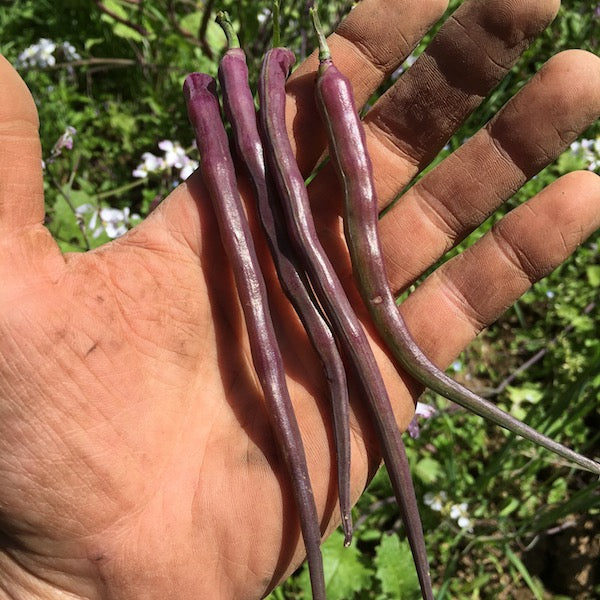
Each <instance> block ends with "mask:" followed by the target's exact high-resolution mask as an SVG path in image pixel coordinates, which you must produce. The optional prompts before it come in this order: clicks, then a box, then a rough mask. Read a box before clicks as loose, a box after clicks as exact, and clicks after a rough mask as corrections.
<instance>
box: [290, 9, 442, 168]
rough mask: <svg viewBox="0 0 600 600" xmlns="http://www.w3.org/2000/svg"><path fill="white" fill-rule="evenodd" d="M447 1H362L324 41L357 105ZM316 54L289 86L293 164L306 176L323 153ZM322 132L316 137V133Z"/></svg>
mask: <svg viewBox="0 0 600 600" xmlns="http://www.w3.org/2000/svg"><path fill="white" fill-rule="evenodd" d="M447 5H448V0H428V1H427V2H414V1H411V0H362V2H360V3H359V4H357V6H356V7H355V8H354V9H353V10H352V11H351V12H350V13H349V14H348V16H347V17H346V18H345V19H344V20H343V21H342V23H341V24H340V25H339V27H338V28H337V29H336V31H335V32H334V33H332V34H331V35H330V36H329V38H328V43H329V46H330V49H331V53H332V56H333V59H334V60H335V63H336V65H337V67H338V68H339V69H340V70H341V71H342V72H343V73H345V74H346V75H347V76H348V77H349V78H350V80H351V82H352V85H353V88H354V96H355V99H356V103H357V105H358V106H363V105H364V104H365V103H366V102H367V100H368V99H369V97H370V96H371V94H373V92H374V91H375V90H376V89H377V88H378V87H379V86H380V85H381V84H382V83H383V81H385V80H386V79H387V78H388V77H389V76H390V75H391V73H392V72H393V71H394V70H395V69H396V68H397V67H398V66H399V65H400V64H402V62H404V60H405V58H406V57H407V56H408V55H409V54H410V52H411V50H412V49H413V48H414V47H415V46H416V45H417V44H418V43H419V42H420V41H421V39H422V37H423V36H424V35H425V33H426V32H427V31H428V30H429V29H430V28H431V27H432V26H433V24H434V23H435V22H436V21H437V20H438V19H439V18H440V17H441V16H442V15H443V13H444V10H445V9H446V6H447ZM317 66H318V59H317V52H316V51H315V52H313V53H312V54H311V56H310V57H309V58H308V59H307V60H306V61H305V62H304V63H303V64H302V65H300V66H299V67H298V68H297V69H296V70H295V71H294V73H293V74H292V75H291V76H290V79H289V81H288V86H287V89H288V94H289V98H290V102H288V106H287V109H288V114H287V116H288V119H287V121H288V123H289V124H290V130H291V131H292V132H293V136H292V139H293V143H295V147H296V149H297V152H298V155H297V160H298V164H299V165H300V168H301V170H302V171H303V172H306V171H307V170H308V171H309V170H310V169H311V168H312V167H313V166H314V163H315V161H316V160H317V159H318V158H319V156H320V155H321V153H322V152H323V149H324V148H325V133H324V131H321V130H322V127H321V123H320V119H319V116H318V113H317V108H316V105H315V100H314V80H315V76H316V70H317ZM317 131H320V132H321V133H320V134H319V135H316V132H317Z"/></svg>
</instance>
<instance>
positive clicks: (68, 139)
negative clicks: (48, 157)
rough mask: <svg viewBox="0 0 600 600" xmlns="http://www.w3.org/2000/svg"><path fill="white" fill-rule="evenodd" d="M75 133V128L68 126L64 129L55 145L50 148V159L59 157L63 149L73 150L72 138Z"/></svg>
mask: <svg viewBox="0 0 600 600" xmlns="http://www.w3.org/2000/svg"><path fill="white" fill-rule="evenodd" d="M76 133H77V129H75V127H71V126H70V125H68V126H67V127H66V128H65V131H64V133H63V134H62V135H61V136H60V137H59V138H58V140H56V143H55V144H54V146H53V147H52V157H53V158H55V157H57V156H60V154H61V153H62V151H63V149H67V150H72V148H73V136H74V135H75V134H76Z"/></svg>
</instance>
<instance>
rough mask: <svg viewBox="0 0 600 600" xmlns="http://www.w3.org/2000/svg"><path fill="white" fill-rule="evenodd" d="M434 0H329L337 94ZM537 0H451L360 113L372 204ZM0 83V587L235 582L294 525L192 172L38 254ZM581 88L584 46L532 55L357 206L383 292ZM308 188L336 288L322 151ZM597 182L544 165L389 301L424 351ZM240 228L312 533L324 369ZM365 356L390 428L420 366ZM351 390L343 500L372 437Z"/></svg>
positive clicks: (550, 247) (419, 267)
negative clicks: (344, 78) (368, 206)
mask: <svg viewBox="0 0 600 600" xmlns="http://www.w3.org/2000/svg"><path fill="white" fill-rule="evenodd" d="M444 8H445V3H444V2H443V0H437V1H433V0H432V1H430V2H424V3H412V2H408V1H407V0H395V1H394V2H390V1H387V2H386V1H384V0H363V2H361V3H360V5H359V6H358V7H357V8H356V9H354V10H353V11H352V13H351V15H350V16H349V17H348V19H347V20H346V21H345V22H344V23H343V24H342V25H341V26H340V28H339V29H338V33H337V34H334V35H333V36H332V38H331V39H330V43H331V47H332V51H333V54H334V58H335V59H336V61H337V63H338V65H339V66H340V67H341V69H342V70H344V71H345V72H347V73H348V74H350V76H351V77H352V80H353V82H354V84H355V88H356V97H357V102H358V104H359V105H360V104H363V103H364V102H366V100H367V99H368V97H369V96H370V95H371V93H372V92H373V90H375V89H376V88H377V87H378V85H379V84H380V83H381V82H382V80H383V79H384V78H385V77H386V76H388V75H389V74H390V73H391V72H392V71H393V70H394V69H395V68H396V67H397V65H398V64H399V63H401V62H402V61H403V59H404V57H405V56H406V55H407V54H408V52H409V51H410V49H411V47H412V46H414V44H415V43H417V41H418V40H419V37H420V36H421V35H422V34H423V33H424V32H425V31H426V30H427V29H428V27H430V26H431V24H432V23H433V22H434V21H435V20H436V19H437V18H439V16H440V15H441V13H442V12H443V10H444ZM556 8H557V7H556V3H555V2H554V1H550V0H537V1H534V2H532V1H531V0H519V1H517V0H489V1H481V0H470V1H467V2H465V4H464V5H463V6H462V8H461V9H460V11H459V13H457V16H456V17H455V18H454V19H451V20H450V21H449V22H448V24H447V25H446V26H445V28H444V29H443V30H442V32H441V33H440V35H439V36H438V38H437V39H436V41H434V43H433V44H432V45H431V47H430V49H429V50H428V52H427V53H425V54H424V55H423V57H422V58H421V60H420V61H419V62H418V63H417V64H416V65H415V66H414V67H413V68H412V69H411V70H410V71H409V72H408V73H407V74H406V75H405V76H404V77H402V78H401V79H400V81H399V82H398V83H397V84H396V86H395V88H393V89H392V91H391V92H390V93H388V94H387V95H386V96H384V97H383V99H382V100H380V102H379V103H378V104H377V105H376V106H375V107H374V108H373V110H372V111H371V112H370V113H369V115H368V117H367V119H366V121H365V124H366V127H367V132H368V136H369V144H370V147H371V150H372V157H373V162H374V166H375V171H376V172H375V174H376V178H377V185H378V188H379V192H380V199H381V203H382V207H384V206H386V205H387V204H389V203H390V202H391V200H392V199H393V198H394V197H395V196H396V195H397V193H398V191H400V190H401V189H402V188H403V187H405V185H406V184H407V183H408V182H409V181H410V179H411V178H412V177H413V176H414V175H415V174H416V173H417V172H418V171H419V170H420V169H422V168H423V166H425V165H426V164H427V163H428V162H429V161H430V160H431V158H432V157H433V156H435V154H436V153H437V152H438V151H439V149H440V148H441V146H443V144H444V143H445V141H446V139H447V138H448V137H449V136H450V135H451V134H452V132H453V131H454V130H455V129H456V127H457V126H458V125H459V124H460V123H461V122H462V121H463V120H464V119H465V118H466V117H467V116H468V114H469V113H470V112H471V111H472V110H473V109H474V108H475V106H476V105H477V103H478V102H479V101H480V100H481V98H482V97H484V96H485V94H486V93H487V92H489V90H490V89H491V88H492V87H493V86H494V85H495V83H497V81H498V80H499V79H500V78H501V77H502V76H503V75H504V73H505V72H506V70H507V69H508V68H510V66H511V65H512V64H513V62H514V61H515V60H516V59H517V58H518V56H519V54H520V53H521V52H522V51H523V50H524V48H525V47H526V46H527V44H528V42H529V41H530V40H531V39H532V38H533V37H534V36H535V35H536V34H537V33H539V32H540V31H541V30H542V29H543V28H544V27H545V26H546V25H547V23H548V21H549V20H550V19H551V18H552V15H553V14H554V12H555V10H556ZM315 64H316V63H315V60H314V57H313V58H312V59H310V60H309V61H307V63H305V64H304V65H302V66H300V67H299V68H298V69H297V71H296V72H295V73H294V75H293V77H292V78H291V80H290V84H289V91H290V99H291V100H292V102H290V115H289V116H290V120H289V123H290V131H291V132H292V134H293V136H294V139H295V143H296V147H297V148H298V158H299V162H300V164H301V165H302V167H303V168H304V169H305V170H307V169H309V168H310V167H311V166H312V165H313V164H314V162H315V161H316V159H317V157H318V156H319V155H320V153H321V151H322V148H323V137H320V135H319V132H321V127H320V124H319V123H318V118H317V116H316V111H315V109H314V104H313V99H312V83H313V77H314V75H313V73H314V68H315ZM0 81H1V82H2V85H1V86H0V138H1V141H2V144H1V146H0V174H1V176H0V233H1V236H0V281H1V282H2V283H1V286H0V598H3V597H8V598H11V597H19V598H21V597H27V598H36V597H39V598H54V597H56V598H89V599H95V598H103V599H119V600H121V599H123V600H126V599H127V600H129V599H138V598H147V599H150V598H178V599H181V600H186V599H187V598H190V599H191V598H194V599H196V598H236V599H240V598H248V599H250V598H259V597H260V596H261V595H263V594H265V593H266V591H268V589H270V587H272V586H273V585H275V584H276V583H277V582H278V581H279V580H280V579H281V578H282V577H284V576H285V575H286V574H287V573H289V572H290V570H291V569H293V568H294V567H295V566H296V565H297V564H298V562H299V561H300V560H301V559H302V547H301V542H300V540H299V533H298V526H297V521H296V518H295V513H294V506H293V500H292V498H291V495H290V491H289V488H288V485H287V482H286V478H285V470H284V469H283V468H282V466H281V465H280V462H279V457H278V454H277V449H276V447H275V446H274V443H273V441H272V439H271V434H270V430H269V427H268V419H267V416H266V415H265V412H264V409H263V406H262V397H261V393H260V388H259V385H258V382H257V380H256V377H255V375H254V372H253V369H252V363H251V359H250V353H249V347H248V344H247V341H246V338H245V329H244V325H243V319H242V314H241V310H240V307H239V304H238V301H237V298H236V294H235V289H234V288H233V287H232V278H231V274H230V272H229V267H228V264H227V261H226V259H225V257H224V255H223V252H222V249H221V246H220V242H219V239H218V233H217V227H216V223H215V220H214V217H213V214H212V211H211V208H210V202H209V201H208V199H207V197H206V194H205V192H204V189H203V186H202V181H201V179H200V177H199V176H198V174H195V175H194V176H192V177H191V178H190V179H189V180H188V181H187V182H186V183H185V184H183V185H181V186H180V187H179V188H178V189H177V190H175V191H174V192H173V193H172V194H171V196H170V197H169V198H167V199H166V200H165V201H164V202H163V204H161V205H160V207H159V208H158V209H157V210H156V211H155V212H154V213H152V214H151V215H150V216H149V217H148V218H147V219H146V221H145V222H143V223H142V224H141V225H139V226H138V227H136V228H135V229H133V230H132V231H130V232H129V233H128V234H126V235H125V236H123V237H122V238H119V239H118V240H115V241H113V242H111V243H110V244H108V245H106V246H104V247H102V248H100V249H98V250H95V251H93V252H88V253H86V254H71V255H67V256H65V255H62V254H61V253H60V251H59V249H58V247H57V245H56V244H55V242H54V241H53V240H52V238H51V236H50V234H49V233H48V231H47V230H46V229H45V228H44V226H43V220H44V214H43V197H42V184H41V180H42V173H41V168H40V148H39V139H38V136H37V117H36V113H35V107H34V104H33V101H32V99H31V97H30V96H29V94H28V91H27V89H26V88H25V86H24V84H23V83H22V81H21V80H20V78H19V77H18V75H17V74H16V73H15V72H14V71H13V70H12V69H11V67H10V66H9V65H8V63H7V62H6V61H2V62H0ZM599 84H600V61H599V60H598V59H597V58H595V57H593V56H591V55H588V54H585V53H582V52H570V53H566V54H563V55H560V56H558V57H555V58H554V59H552V60H551V61H550V62H549V63H548V64H547V65H546V66H545V67H544V69H543V71H542V73H541V74H540V75H538V76H537V77H536V78H535V79H534V80H533V81H532V82H531V83H530V84H529V85H528V86H526V87H525V89H524V90H523V92H522V93H521V94H520V95H519V96H518V97H517V98H515V99H514V100H513V101H512V102H511V103H510V104H509V105H507V107H505V109H504V110H503V112H502V113H500V115H499V116H497V118H496V119H495V120H494V121H493V122H492V123H491V124H490V125H488V127H487V128H485V129H484V130H482V131H481V132H480V133H479V134H478V135H476V136H475V137H473V138H471V139H470V140H469V141H468V142H467V143H465V145H464V146H463V147H462V148H461V149H460V150H459V151H457V152H456V153H455V154H454V155H452V157H450V158H449V159H447V160H446V161H444V163H442V164H441V165H440V166H439V167H437V168H436V169H435V170H433V171H432V172H431V173H429V174H428V175H427V176H426V177H425V178H423V179H422V180H421V181H420V182H419V183H418V184H417V185H416V186H414V187H413V188H411V190H410V192H408V193H407V194H406V195H405V196H404V197H403V198H402V200H401V201H400V202H399V203H398V204H397V205H396V206H395V207H394V208H393V209H392V210H390V211H389V212H388V213H387V215H386V216H385V218H384V219H382V222H381V233H382V242H383V245H384V248H385V251H386V257H387V259H388V267H389V278H390V281H391V282H392V284H393V286H394V287H395V289H397V290H401V289H403V288H405V287H406V286H407V285H409V284H410V283H411V282H412V281H413V280H414V279H415V278H416V277H418V276H419V275H420V274H421V273H422V272H423V271H424V270H425V269H427V268H428V267H429V266H430V265H431V264H432V263H433V262H434V261H435V260H437V259H438V258H439V257H440V256H441V255H442V254H443V253H444V252H445V251H447V250H448V249H449V248H451V247H452V246H453V245H454V244H455V243H456V242H457V241H458V240H460V239H462V238H463V237H464V236H465V235H466V234H467V233H468V232H469V231H470V230H472V229H473V228H474V227H476V226H477V225H478V224H480V223H481V221H482V220H484V219H485V218H486V216H487V215H488V214H490V213H491V212H492V211H493V210H494V209H495V208H496V207H497V206H498V205H499V204H500V203H501V202H503V201H504V200H505V199H506V198H508V197H509V196H510V195H512V194H513V193H514V191H515V190H517V189H518V188H519V187H520V186H521V185H522V184H523V183H524V182H525V181H526V180H527V179H528V178H530V177H531V176H533V175H534V174H535V173H536V172H537V171H539V170H540V169H541V168H542V167H543V166H544V165H545V164H547V163H548V162H549V161H551V160H553V158H554V157H556V156H557V155H558V153H560V152H561V151H562V149H564V147H565V146H566V145H567V144H568V143H570V141H571V140H572V139H574V137H575V136H576V135H577V134H578V132H580V131H582V130H583V129H584V128H585V127H586V126H587V125H588V124H589V123H590V122H591V121H593V120H594V119H597V118H598V115H599V114H600V93H599V92H598V90H599V89H600V85H599ZM321 136H322V132H321ZM241 186H242V191H244V192H245V190H246V186H245V184H244V183H243V182H242V184H241ZM311 192H312V197H313V200H314V205H315V213H316V218H317V220H318V223H319V226H320V233H321V234H322V237H323V241H324V243H325V245H326V246H327V248H328V250H329V251H330V252H331V253H332V256H334V257H335V264H336V265H337V266H338V267H339V271H340V274H341V276H342V277H343V278H344V280H345V281H346V282H347V283H348V288H349V290H350V292H351V293H353V298H354V300H355V301H356V302H357V303H358V300H357V299H356V298H357V296H356V293H355V291H353V290H352V288H351V283H350V282H349V278H350V267H349V261H348V257H347V253H346V252H345V250H344V248H343V244H342V237H341V227H340V222H339V209H340V202H339V189H338V186H337V182H336V181H335V177H334V175H333V173H332V172H331V171H330V170H327V169H325V170H324V171H323V172H322V174H321V175H320V176H319V177H318V178H317V180H315V182H314V185H313V186H312V188H311ZM247 195H248V194H246V196H247ZM599 197H600V184H599V182H598V178H597V177H596V176H595V175H593V174H591V173H576V174H572V175H570V176H567V177H564V178H563V179H561V180H559V181H558V182H556V183H555V184H554V185H552V186H551V187H550V188H548V189H547V190H546V191H544V192H543V193H542V194H540V195H539V196H537V197H535V198H533V199H532V200H531V201H530V202H528V203H527V204H526V205H523V206H522V207H520V208H519V209H517V210H515V211H513V213H511V214H510V215H509V216H508V217H506V218H505V219H504V220H503V221H502V222H501V223H500V224H499V225H498V226H497V227H496V228H494V229H493V231H492V232H491V233H489V234H488V235H487V236H485V237H484V238H483V239H482V240H481V241H480V242H479V243H478V244H477V245H475V246H474V247H473V248H471V249H470V250H469V251H467V252H465V253H463V254H462V255H461V256H460V257H458V258H457V259H454V260H452V261H449V262H447V263H446V264H445V265H444V266H443V267H442V268H440V269H438V270H437V271H436V272H435V273H434V274H433V275H431V276H430V277H429V278H428V279H427V281H426V282H425V283H424V284H423V285H422V286H420V287H419V289H418V290H417V292H415V293H414V294H413V295H412V296H411V297H410V298H409V299H408V301H407V302H406V303H405V304H404V305H403V307H402V311H403V314H404V316H405V318H406V320H407V323H408V325H409V327H410V329H411V331H412V332H413V335H414V337H415V338H416V339H417V341H418V342H419V343H420V345H421V347H422V348H423V349H424V351H425V352H426V353H427V354H428V355H429V356H430V357H431V358H432V359H433V360H434V361H436V362H437V363H438V364H440V365H441V366H443V365H445V364H447V363H448V361H450V360H451V359H452V357H453V356H455V355H456V354H457V353H458V352H460V351H461V349H462V348H463V347H464V346H465V345H466V344H467V343H468V342H469V341H470V340H471V339H472V337H473V336H474V335H476V334H477V332H478V331H479V330H480V329H481V328H482V327H484V326H485V325H486V324H488V323H489V322H491V321H492V320H493V319H494V318H496V316H497V315H498V314H499V313H500V312H502V311H503V310H504V309H505V308H506V307H507V306H508V305H510V303H511V302H513V301H514V300H515V299H516V298H517V297H518V296H519V295H520V294H522V293H523V292H524V291H525V290H526V289H527V287H528V286H529V285H530V284H531V283H532V282H533V281H535V280H536V279H538V278H539V277H541V276H543V275H544V274H546V273H547V272H549V271H550V270H551V269H552V268H554V266H556V265H557V264H559V263H560V262H561V261H562V260H564V259H565V258H566V257H567V256H568V255H569V253H570V252H572V251H573V249H574V248H575V247H576V246H577V245H578V244H579V243H581V241H582V240H583V239H584V238H585V237H586V236H587V235H589V234H590V233H591V232H592V231H594V230H595V229H596V228H597V227H598V226H599V225H600V204H599V203H598V199H599ZM332 199H336V201H335V202H332ZM254 230H255V232H256V237H257V240H258V242H257V243H258V247H259V251H260V255H261V259H262V262H263V264H264V266H265V271H266V277H267V281H268V285H269V288H270V291H271V301H272V306H271V308H272V312H273V315H274V318H275V322H276V326H277V329H278V332H279V334H280V338H281V344H282V350H283V355H284V360H285V364H286V369H287V372H288V376H289V377H288V381H289V386H290V392H291V395H292V399H293V402H294V406H295V408H296V412H297V415H298V420H299V422H300V427H301V430H302V434H303V438H304V442H305V446H306V450H307V457H308V463H309V469H310V472H311V476H312V478H313V485H314V488H315V494H316V499H317V504H318V506H319V510H320V513H321V515H322V519H323V521H322V523H323V531H324V532H325V531H329V530H330V529H331V528H332V527H333V526H335V525H336V519H337V512H336V490H335V473H332V439H331V431H330V425H329V417H328V408H327V406H326V402H325V398H326V391H325V383H324V382H323V381H322V376H321V372H320V369H319V365H318V361H317V359H316V357H315V355H314V353H313V352H312V350H311V348H310V345H309V343H308V341H307V339H306V336H305V335H304V333H303V331H302V329H301V327H300V325H299V323H298V321H297V319H296V318H295V316H294V315H293V313H292V311H291V309H290V307H289V306H288V304H287V303H286V301H285V300H284V298H283V295H282V294H281V292H280V291H279V289H278V287H277V283H276V279H275V276H274V273H273V269H272V267H271V264H270V262H269V258H268V256H267V253H266V250H265V243H264V240H262V239H261V238H260V234H259V233H258V231H257V227H256V226H255V224H254ZM373 338H374V339H375V336H373ZM375 346H376V347H377V345H376V344H375ZM376 352H377V357H378V359H379V360H380V362H381V366H382V369H383V372H384V376H385V379H386V383H387V384H388V386H389V388H390V396H391V397H392V398H393V400H394V403H395V408H396V409H397V417H398V422H399V424H400V426H401V427H405V426H406V425H407V423H408V420H409V419H410V416H411V414H412V409H413V403H414V398H415V396H416V394H417V393H418V391H419V389H418V386H416V385H415V384H414V382H412V381H410V380H409V379H408V378H406V377H403V376H401V375H399V374H397V373H396V370H395V369H394V367H393V365H392V364H391V363H390V361H389V360H388V358H387V357H386V354H385V353H384V352H383V351H382V350H381V349H379V348H378V347H377V350H376ZM355 401H356V404H357V405H358V406H357V408H356V411H355V413H354V420H353V432H354V438H353V442H354V445H353V451H354V454H353V460H354V464H353V480H354V482H353V485H354V493H355V496H356V495H358V494H359V493H360V491H361V489H362V487H363V486H364V484H365V482H366V481H367V478H368V477H369V475H372V473H373V469H374V467H375V466H376V465H377V463H378V460H379V457H378V455H377V452H376V450H374V448H376V444H374V443H373V440H372V437H371V433H370V430H369V426H368V423H367V422H366V420H365V418H364V415H363V414H362V412H361V409H360V399H356V398H355Z"/></svg>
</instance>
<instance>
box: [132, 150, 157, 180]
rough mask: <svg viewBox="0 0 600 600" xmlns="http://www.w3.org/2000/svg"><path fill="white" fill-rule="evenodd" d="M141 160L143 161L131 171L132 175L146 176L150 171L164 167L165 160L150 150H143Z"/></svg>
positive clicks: (153, 171)
mask: <svg viewBox="0 0 600 600" xmlns="http://www.w3.org/2000/svg"><path fill="white" fill-rule="evenodd" d="M142 160H143V161H144V162H143V163H141V164H139V165H138V166H137V168H135V169H134V171H133V173H132V175H133V176H134V177H148V175H149V174H150V173H156V172H158V171H162V170H163V169H164V168H165V161H164V160H163V159H162V158H160V157H158V156H154V154H152V153H151V152H144V154H142Z"/></svg>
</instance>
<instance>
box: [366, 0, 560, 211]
mask: <svg viewBox="0 0 600 600" xmlns="http://www.w3.org/2000/svg"><path fill="white" fill-rule="evenodd" d="M558 7H559V2H558V1H557V0H486V1H483V0H468V1H467V2H465V3H464V4H462V5H461V6H460V8H459V9H458V10H457V11H456V12H455V13H454V14H453V15H452V16H451V17H450V18H449V19H448V20H447V21H446V23H445V24H444V25H443V27H442V28H441V29H440V31H439V32H438V34H437V35H436V36H435V38H434V39H433V41H432V42H431V44H430V45H429V46H428V48H427V49H426V50H425V52H424V53H423V54H421V55H420V56H419V59H418V60H417V61H416V63H415V64H414V65H413V66H412V67H411V68H410V69H409V70H408V71H407V72H406V73H405V74H404V75H403V76H402V77H400V79H399V80H398V81H397V82H396V83H395V84H394V86H393V87H392V88H390V89H389V90H388V91H387V92H386V93H385V94H384V95H383V96H382V97H381V99H380V100H379V101H378V102H377V104H376V105H375V106H374V107H373V109H372V110H371V111H369V113H368V114H367V117H366V118H365V126H366V127H367V131H368V134H369V138H370V146H369V147H370V150H371V152H372V154H373V156H374V157H377V160H376V161H374V162H375V178H376V181H377V188H378V191H379V195H380V197H381V198H382V200H383V201H384V202H385V204H387V203H389V202H390V201H391V200H392V199H393V198H394V197H396V196H397V194H398V193H399V192H400V191H401V190H402V189H403V188H404V187H405V185H406V184H407V183H408V182H409V181H410V179H411V178H412V177H413V176H414V175H415V173H416V172H418V171H419V170H421V169H422V168H423V167H424V166H425V165H427V164H429V163H430V162H431V160H432V159H433V158H434V157H435V155H436V154H437V153H438V152H439V151H440V150H441V148H442V147H443V146H444V144H445V143H446V141H447V140H448V139H449V138H450V136H451V135H452V134H453V133H454V132H455V131H456V130H457V129H458V127H459V126H460V125H461V124H462V123H463V122H464V120H465V119H466V117H467V116H468V115H470V114H471V113H472V112H473V110H474V109H475V108H476V107H477V106H478V105H479V104H480V103H481V102H482V100H483V99H484V98H485V97H486V96H487V95H488V93H489V92H490V91H491V90H492V89H493V88H494V87H495V86H496V85H497V83H498V82H499V81H501V80H502V78H503V77H504V76H505V75H506V74H507V73H508V71H509V70H510V68H511V67H512V66H513V65H514V64H515V62H516V61H517V59H518V58H519V56H520V55H521V53H522V52H523V51H524V50H525V49H526V48H527V46H529V44H530V43H531V42H532V40H533V39H535V37H537V36H538V35H539V34H540V33H541V32H542V31H543V30H544V28H545V27H546V26H547V25H548V24H549V23H550V21H551V20H552V19H553V17H554V16H555V14H556V12H557V10H558Z"/></svg>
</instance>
